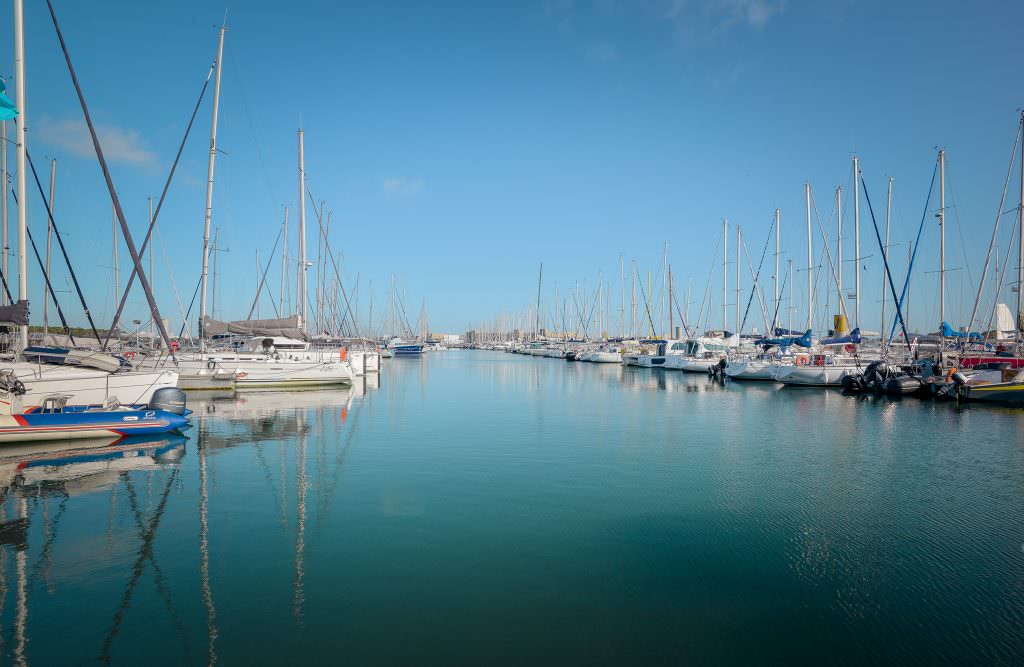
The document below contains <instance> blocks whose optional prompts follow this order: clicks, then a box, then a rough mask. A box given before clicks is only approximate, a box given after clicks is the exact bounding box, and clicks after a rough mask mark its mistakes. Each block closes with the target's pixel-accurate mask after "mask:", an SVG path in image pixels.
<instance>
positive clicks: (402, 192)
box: [380, 177, 424, 197]
mask: <svg viewBox="0 0 1024 667" xmlns="http://www.w3.org/2000/svg"><path fill="white" fill-rule="evenodd" d="M423 186H424V183H423V179H421V178H417V179H408V178H401V177H393V178H385V179H384V180H383V181H381V184H380V191H381V192H383V193H384V194H386V195H387V196H389V197H412V196H414V195H418V194H419V193H420V192H422V191H423Z"/></svg>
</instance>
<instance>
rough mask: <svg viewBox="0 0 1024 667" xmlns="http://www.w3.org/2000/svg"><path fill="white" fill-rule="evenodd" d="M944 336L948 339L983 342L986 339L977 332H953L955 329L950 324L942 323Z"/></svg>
mask: <svg viewBox="0 0 1024 667" xmlns="http://www.w3.org/2000/svg"><path fill="white" fill-rule="evenodd" d="M942 335H943V336H945V337H946V338H967V339H970V340H981V339H982V338H984V336H982V335H981V334H980V333H978V332H977V331H972V332H970V333H967V332H966V331H953V327H951V326H949V322H943V323H942Z"/></svg>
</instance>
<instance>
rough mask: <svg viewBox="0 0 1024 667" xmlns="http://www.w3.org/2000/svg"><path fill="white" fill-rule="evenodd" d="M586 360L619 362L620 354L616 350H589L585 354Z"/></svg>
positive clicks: (602, 362)
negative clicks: (589, 351)
mask: <svg viewBox="0 0 1024 667" xmlns="http://www.w3.org/2000/svg"><path fill="white" fill-rule="evenodd" d="M586 361H593V362H594V363H595V364H621V363H622V355H621V354H619V353H618V352H591V353H589V354H588V355H587V358H586Z"/></svg>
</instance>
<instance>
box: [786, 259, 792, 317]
mask: <svg viewBox="0 0 1024 667" xmlns="http://www.w3.org/2000/svg"><path fill="white" fill-rule="evenodd" d="M786 263H787V264H789V277H788V278H786V281H787V282H789V307H788V308H787V309H786V310H788V311H789V323H788V324H787V327H788V329H789V330H790V331H792V330H793V260H791V259H787V260H786Z"/></svg>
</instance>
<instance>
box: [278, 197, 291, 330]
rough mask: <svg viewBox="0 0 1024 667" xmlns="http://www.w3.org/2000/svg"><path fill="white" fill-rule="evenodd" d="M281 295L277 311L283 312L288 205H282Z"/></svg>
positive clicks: (286, 279) (286, 271)
mask: <svg viewBox="0 0 1024 667" xmlns="http://www.w3.org/2000/svg"><path fill="white" fill-rule="evenodd" d="M281 237H282V238H281V240H282V241H283V244H282V246H281V296H280V297H279V299H278V304H277V312H279V313H282V314H283V313H284V312H285V311H284V294H285V289H286V285H287V284H288V207H287V206H285V207H284V231H282V233H281Z"/></svg>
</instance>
